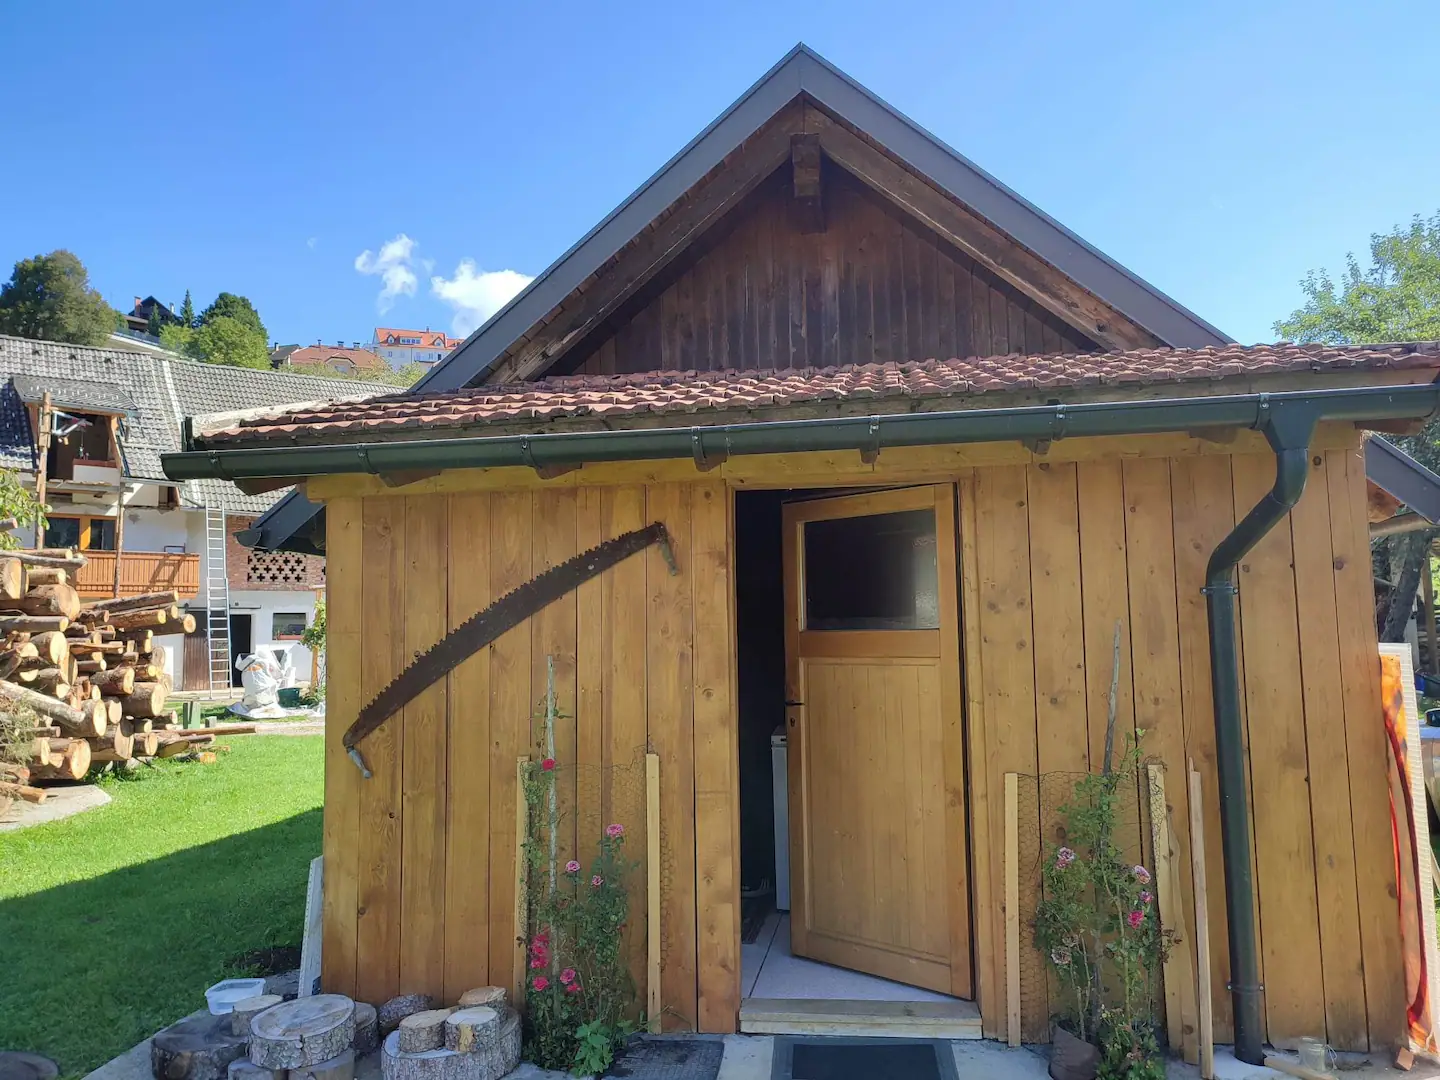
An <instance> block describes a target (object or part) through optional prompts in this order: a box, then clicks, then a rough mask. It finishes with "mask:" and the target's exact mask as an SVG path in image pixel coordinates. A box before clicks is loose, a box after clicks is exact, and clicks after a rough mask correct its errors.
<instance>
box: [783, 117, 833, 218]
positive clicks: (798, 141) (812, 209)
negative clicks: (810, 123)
mask: <svg viewBox="0 0 1440 1080" xmlns="http://www.w3.org/2000/svg"><path fill="white" fill-rule="evenodd" d="M821 158H822V155H821V153H820V136H818V135H813V134H808V133H807V134H801V135H792V136H791V137H790V182H791V189H792V192H793V194H794V202H793V203H792V204H791V206H792V209H793V212H794V214H795V222H796V224H797V225H798V226H799V229H800V231H801V232H802V233H823V232H824V231H825V203H824V191H823V189H822V187H821V176H820V170H821Z"/></svg>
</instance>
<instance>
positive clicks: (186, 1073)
mask: <svg viewBox="0 0 1440 1080" xmlns="http://www.w3.org/2000/svg"><path fill="white" fill-rule="evenodd" d="M244 1056H245V1037H244V1036H243V1035H236V1034H235V1033H234V1032H233V1031H231V1030H230V1017H229V1016H210V1015H208V1014H207V1015H204V1016H195V1017H191V1018H189V1019H187V1020H181V1021H180V1022H179V1023H178V1024H171V1025H170V1026H169V1027H168V1028H166V1029H165V1030H164V1031H161V1032H158V1033H157V1034H156V1035H155V1037H154V1038H153V1039H151V1040H150V1071H151V1072H152V1073H153V1074H154V1075H155V1078H156V1080H225V1078H226V1076H227V1075H228V1074H229V1071H230V1063H231V1062H232V1061H234V1060H236V1059H237V1058H242V1057H244Z"/></svg>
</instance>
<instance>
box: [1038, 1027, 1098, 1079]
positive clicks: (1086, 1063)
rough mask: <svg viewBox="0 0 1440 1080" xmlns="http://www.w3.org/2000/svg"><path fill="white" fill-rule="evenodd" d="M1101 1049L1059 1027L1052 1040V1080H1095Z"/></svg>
mask: <svg viewBox="0 0 1440 1080" xmlns="http://www.w3.org/2000/svg"><path fill="white" fill-rule="evenodd" d="M1099 1067H1100V1048H1099V1047H1098V1046H1094V1045H1092V1044H1091V1043H1088V1042H1086V1041H1085V1040H1084V1039H1078V1038H1076V1037H1075V1036H1074V1035H1072V1034H1070V1032H1068V1031H1066V1030H1065V1029H1064V1028H1059V1027H1057V1028H1056V1029H1055V1032H1054V1034H1053V1035H1052V1036H1051V1038H1050V1077H1051V1080H1095V1072H1096V1070H1097V1069H1099Z"/></svg>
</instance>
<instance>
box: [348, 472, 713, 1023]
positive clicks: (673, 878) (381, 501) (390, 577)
mask: <svg viewBox="0 0 1440 1080" xmlns="http://www.w3.org/2000/svg"><path fill="white" fill-rule="evenodd" d="M730 508H731V501H730V494H729V492H728V490H727V489H726V487H725V485H724V484H723V483H720V482H711V483H708V484H707V483H700V484H660V485H651V486H649V487H648V488H647V487H641V486H620V487H609V488H604V489H601V488H587V489H585V490H575V489H564V490H551V491H537V492H527V491H521V492H514V491H507V492H494V493H490V492H478V493H472V494H462V495H453V496H443V495H436V496H404V497H400V498H390V497H368V498H344V499H335V500H332V501H331V502H330V503H329V504H328V506H327V530H328V531H327V544H328V546H329V548H330V552H331V556H330V561H329V572H328V581H329V595H330V598H331V603H332V604H333V605H334V608H333V610H334V611H335V612H336V617H337V620H338V621H337V624H336V629H335V632H334V633H333V634H332V635H331V639H330V654H329V663H330V665H331V666H330V670H331V672H332V673H333V674H332V677H333V684H334V690H333V691H332V693H331V713H330V721H329V723H328V724H327V734H326V769H325V825H324V830H325V855H326V872H325V917H324V953H323V965H324V971H323V979H324V985H325V987H326V989H327V990H328V991H337V992H342V993H346V994H353V995H354V996H356V997H358V998H359V999H361V1000H364V1001H371V1002H383V1001H384V1000H385V999H387V998H389V997H391V996H392V995H394V994H397V993H410V992H420V993H428V994H431V995H433V996H434V997H435V998H436V999H437V1000H438V1001H450V1002H453V1001H455V999H456V998H457V997H458V995H459V994H461V993H462V992H464V991H465V990H466V989H467V988H469V987H472V986H483V985H486V984H491V983H493V984H496V985H500V986H510V985H512V979H513V977H514V974H515V972H514V963H515V960H516V949H515V944H514V938H515V934H514V921H513V915H514V908H513V901H514V898H513V883H514V880H515V861H514V860H515V799H516V786H515V785H516V778H515V762H516V758H517V757H519V756H524V755H528V754H530V753H531V751H532V749H533V748H534V746H535V742H536V739H535V735H534V731H533V730H532V717H534V715H535V713H536V710H537V708H538V707H540V703H542V702H543V699H544V696H545V682H546V673H545V667H546V665H545V660H546V657H547V656H552V657H554V659H555V672H556V683H557V689H558V697H559V701H558V704H559V710H560V712H561V713H562V714H563V717H562V719H561V721H560V724H559V726H558V729H557V732H556V758H557V760H558V761H559V764H560V776H561V780H560V784H559V788H560V811H561V814H562V819H563V822H564V830H565V831H564V835H563V837H562V841H561V857H562V858H568V857H569V856H570V854H571V853H572V852H578V855H577V856H576V857H578V858H581V859H582V860H585V861H586V863H587V865H588V861H589V858H590V857H591V856H592V855H593V852H594V842H595V841H596V840H597V839H598V838H599V836H600V835H601V831H602V829H603V827H604V825H605V824H607V823H610V822H619V823H621V824H623V825H624V826H625V830H626V834H625V835H626V849H627V854H628V855H629V857H631V858H634V859H638V860H639V861H640V864H641V865H640V868H639V869H638V871H637V872H636V874H635V877H634V880H633V881H632V882H631V883H630V914H629V919H628V930H627V933H626V949H627V954H628V956H629V957H630V961H631V970H632V973H633V975H634V977H635V980H636V985H637V986H638V987H640V988H641V992H642V998H643V988H644V986H645V957H646V951H645V946H646V933H647V920H646V902H645V900H646V897H645V887H644V883H645V867H644V860H645V854H646V833H645V829H646V821H645V774H644V755H645V753H646V752H647V750H649V751H653V752H655V753H657V754H658V755H659V756H660V759H661V764H660V784H661V844H660V849H661V853H662V854H661V857H662V860H663V863H664V865H663V867H662V880H663V882H664V891H663V901H662V907H661V941H662V972H661V978H662V987H663V993H664V997H663V1004H664V1008H665V1026H666V1028H667V1029H672V1028H680V1029H686V1030H695V1029H701V1030H708V1031H731V1030H734V1025H735V1017H736V1012H737V1010H738V1008H739V989H740V938H739V934H740V911H739V889H740V885H739V840H738V836H739V820H738V804H737V803H736V801H735V799H734V798H733V797H732V793H733V792H734V791H735V790H736V773H735V770H736V760H737V754H738V750H737V748H736V742H735V739H736V728H735V711H734V704H733V703H734V701H735V695H734V669H733V650H732V649H731V647H730V642H732V641H733V640H734V633H733V629H732V612H731V595H732V589H731V561H730V541H729V537H730V532H731V522H730ZM654 520H663V521H664V522H665V523H666V525H667V526H668V528H669V530H670V534H671V537H672V541H673V544H674V549H675V556H676V560H677V563H678V565H679V568H680V572H679V573H678V574H677V575H673V576H672V575H671V574H670V573H669V572H668V571H667V569H666V565H665V561H664V559H663V558H662V557H661V553H660V551H659V549H658V548H650V549H649V550H648V551H647V552H645V553H644V554H642V555H638V556H635V557H632V558H630V559H627V560H626V561H625V562H623V563H621V564H620V565H619V566H617V567H615V568H613V569H611V570H609V571H607V572H606V573H605V574H603V575H601V576H600V577H599V578H597V579H595V580H593V581H590V582H587V583H586V584H585V585H584V586H582V587H581V588H580V589H579V590H577V591H576V592H573V593H571V594H570V595H568V596H566V597H565V598H564V599H562V600H560V601H558V602H556V603H554V604H551V605H550V606H548V607H547V608H545V609H544V610H543V611H542V612H540V613H539V614H538V615H536V616H535V617H534V618H532V619H530V620H528V621H527V622H526V623H524V624H523V625H521V626H520V627H517V628H516V629H514V630H512V631H510V632H509V633H507V634H505V635H504V636H502V637H501V638H500V639H499V640H497V641H496V642H495V643H494V644H493V645H492V646H491V647H490V648H488V649H485V650H482V651H481V652H480V653H478V654H477V655H475V656H473V657H471V658H470V659H468V660H467V661H465V663H463V664H462V665H460V667H458V668H457V669H456V670H455V671H453V672H452V673H451V674H450V675H449V676H447V677H446V678H445V679H444V680H443V681H441V682H439V683H437V684H436V685H435V686H433V687H431V688H430V689H429V690H427V691H425V692H424V693H423V694H421V695H420V696H419V697H418V698H416V699H415V700H414V701H412V702H411V703H410V704H408V705H406V706H405V708H404V709H403V710H401V711H400V712H399V713H397V714H395V715H394V716H392V717H391V718H390V719H389V720H388V721H387V722H386V723H385V725H384V726H383V727H382V728H381V729H380V730H379V731H377V732H375V734H373V735H371V736H370V737H369V738H367V739H366V740H365V741H364V743H363V744H362V747H361V748H362V750H363V752H364V754H365V758H366V761H367V762H368V763H369V765H370V768H371V770H372V771H373V772H374V777H373V778H372V779H369V780H364V779H362V778H361V776H360V773H359V771H358V770H357V769H356V768H355V766H354V765H353V764H352V763H351V762H350V761H349V760H348V759H347V758H346V756H345V752H344V749H343V747H342V746H341V744H340V737H341V735H342V734H343V733H344V731H345V728H346V727H347V726H348V725H349V724H350V723H351V722H352V721H353V719H354V716H355V714H356V712H357V711H358V709H359V707H360V706H361V705H362V704H363V703H364V702H365V701H368V700H369V699H370V698H372V697H373V696H374V695H375V693H376V692H377V691H378V690H379V689H380V688H381V687H383V686H384V685H385V684H386V683H388V682H389V681H390V679H391V678H392V677H393V676H394V675H395V674H396V673H397V672H398V671H399V670H400V669H401V668H402V667H403V666H404V665H405V664H406V663H408V662H409V660H410V659H411V658H412V656H413V655H414V653H415V652H416V650H419V649H422V648H424V647H426V646H427V645H429V644H430V643H431V642H432V641H433V640H434V639H435V638H436V637H438V636H440V635H441V634H443V633H444V632H445V631H446V630H447V629H448V628H453V627H454V626H456V625H458V624H459V623H460V622H463V621H464V620H465V619H467V618H468V617H469V616H470V615H472V614H473V613H474V612H476V611H478V610H480V609H481V608H484V607H486V606H487V605H488V604H489V603H491V601H492V600H493V599H494V598H497V597H499V596H501V595H503V594H504V593H506V592H508V591H509V590H511V589H513V588H514V587H515V586H517V585H519V584H521V583H522V582H524V581H527V580H529V579H530V578H531V577H532V576H534V575H535V574H538V573H539V572H541V571H542V570H544V569H546V568H547V567H550V566H553V565H555V564H556V563H557V562H560V561H562V560H564V559H566V558H568V557H570V556H571V555H574V554H575V553H576V552H577V551H581V550H584V549H587V548H590V547H593V546H594V545H596V544H598V543H600V542H601V541H602V540H604V539H607V538H609V537H611V536H616V535H619V534H620V533H623V532H627V531H629V530H631V529H636V528H640V527H641V526H643V525H644V524H646V523H648V522H650V521H654ZM697 865H698V866H703V868H704V869H703V872H700V873H697ZM702 957H703V960H704V962H703V964H702V963H701V958H702Z"/></svg>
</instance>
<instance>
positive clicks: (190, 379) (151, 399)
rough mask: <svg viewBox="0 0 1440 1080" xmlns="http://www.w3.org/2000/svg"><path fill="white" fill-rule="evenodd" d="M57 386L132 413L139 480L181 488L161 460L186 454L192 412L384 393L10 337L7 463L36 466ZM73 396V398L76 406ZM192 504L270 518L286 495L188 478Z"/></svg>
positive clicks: (132, 458) (4, 343) (128, 427)
mask: <svg viewBox="0 0 1440 1080" xmlns="http://www.w3.org/2000/svg"><path fill="white" fill-rule="evenodd" d="M37 388H38V389H40V391H41V393H42V394H43V391H44V390H45V389H49V390H51V392H52V394H53V396H54V399H55V403H56V405H57V407H60V408H64V406H65V405H66V404H68V405H70V406H71V407H72V408H76V409H79V410H81V411H83V410H84V408H85V407H86V406H87V405H88V406H89V407H91V408H95V409H99V410H103V411H107V412H123V413H124V414H125V419H124V425H123V427H122V429H121V440H120V446H121V454H122V456H123V458H124V461H123V464H124V468H125V475H126V476H127V477H128V478H129V479H131V480H137V481H145V482H150V483H162V484H168V483H171V481H169V480H168V479H166V477H165V471H164V469H162V468H161V466H160V455H161V454H162V453H169V452H171V451H174V450H178V449H179V448H180V421H181V419H182V418H184V417H186V416H194V415H196V414H204V413H219V412H229V411H233V410H236V409H245V408H253V407H255V406H256V405H257V404H275V405H279V404H286V403H298V402H314V401H316V400H320V399H330V400H334V399H337V398H348V399H354V398H357V397H368V396H373V395H376V394H379V393H383V392H384V391H385V390H387V389H389V388H388V387H384V386H378V385H377V384H375V383H370V382H357V381H352V380H346V379H331V378H325V377H323V376H314V375H295V374H291V373H289V372H282V371H268V370H260V369H256V368H237V367H226V366H224V365H221V364H205V363H201V362H200V361H198V360H191V359H188V358H186V357H181V356H177V355H175V354H173V353H171V354H160V353H150V352H143V353H142V352H131V351H128V350H124V349H102V348H94V347H91V346H88V345H70V344H66V343H64V342H55V341H35V340H31V339H29V338H17V337H6V336H3V335H0V467H4V468H8V469H14V470H19V471H30V470H32V469H34V468H35V444H34V438H33V433H32V431H31V428H30V416H29V414H28V412H27V411H26V407H25V403H26V401H27V400H38V399H37V398H35V396H34V395H35V391H36V389H37ZM72 399H73V400H72ZM179 488H180V493H181V499H182V501H184V502H186V503H188V504H190V505H194V506H217V507H222V508H224V509H226V510H236V511H247V512H252V513H260V512H262V511H264V510H265V509H266V508H268V507H269V506H271V505H272V504H273V503H275V502H276V501H277V500H278V499H279V498H280V497H281V495H283V494H284V493H283V492H267V493H265V494H262V495H246V494H244V493H242V492H241V491H240V490H239V489H238V488H236V487H235V486H234V485H233V484H228V483H225V482H223V481H219V480H187V481H185V482H183V483H182V484H180V485H179Z"/></svg>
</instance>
